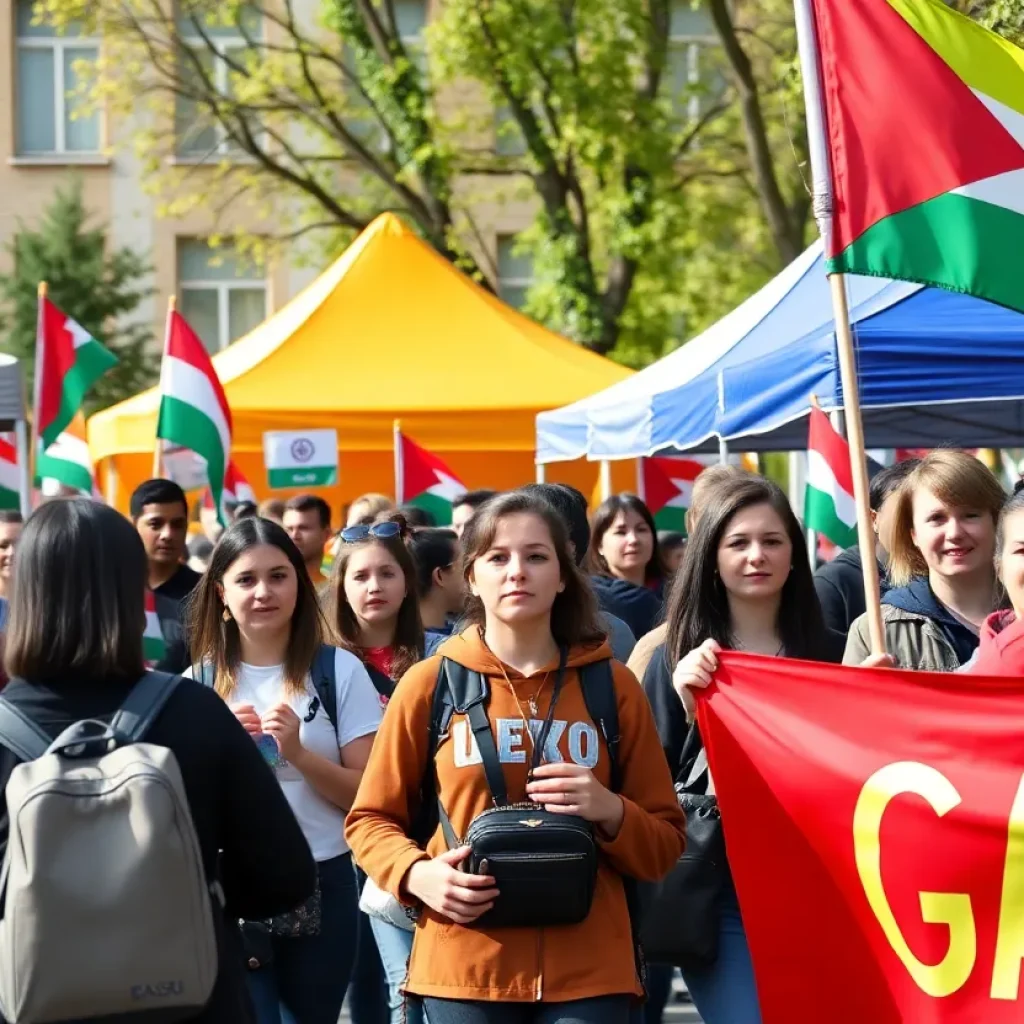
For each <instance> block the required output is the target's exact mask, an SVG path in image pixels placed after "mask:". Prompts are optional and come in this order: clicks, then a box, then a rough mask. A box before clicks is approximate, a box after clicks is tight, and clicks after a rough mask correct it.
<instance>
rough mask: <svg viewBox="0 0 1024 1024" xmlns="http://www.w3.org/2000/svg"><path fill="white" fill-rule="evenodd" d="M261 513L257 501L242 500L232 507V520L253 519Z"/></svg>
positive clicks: (235, 521)
mask: <svg viewBox="0 0 1024 1024" xmlns="http://www.w3.org/2000/svg"><path fill="white" fill-rule="evenodd" d="M257 515H259V510H258V509H257V508H256V502H255V501H240V502H238V504H237V505H235V506H234V508H232V509H231V521H232V522H233V523H237V522H238V520H239V519H251V518H252V517H253V516H257Z"/></svg>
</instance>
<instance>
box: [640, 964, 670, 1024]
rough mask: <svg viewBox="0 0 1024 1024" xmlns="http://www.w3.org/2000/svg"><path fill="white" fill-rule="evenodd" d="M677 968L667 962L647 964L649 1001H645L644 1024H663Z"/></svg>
mask: <svg viewBox="0 0 1024 1024" xmlns="http://www.w3.org/2000/svg"><path fill="white" fill-rule="evenodd" d="M675 973H676V969H675V968H674V967H667V966H666V965H665V964H648V965H647V1002H646V1003H644V1008H643V1009H644V1012H643V1021H644V1024H661V1019H662V1017H663V1016H664V1014H665V1007H666V1006H667V1005H668V1001H669V997H670V996H671V995H672V979H673V978H674V977H675Z"/></svg>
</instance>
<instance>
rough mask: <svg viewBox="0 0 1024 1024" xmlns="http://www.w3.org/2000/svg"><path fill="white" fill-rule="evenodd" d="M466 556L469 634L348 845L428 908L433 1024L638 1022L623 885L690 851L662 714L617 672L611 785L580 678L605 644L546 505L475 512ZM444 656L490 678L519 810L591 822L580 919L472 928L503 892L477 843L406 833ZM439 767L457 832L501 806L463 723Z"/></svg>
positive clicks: (403, 708)
mask: <svg viewBox="0 0 1024 1024" xmlns="http://www.w3.org/2000/svg"><path fill="white" fill-rule="evenodd" d="M463 548H464V550H463V572H464V575H465V578H466V581H467V585H468V589H469V591H470V594H471V597H470V601H469V607H468V613H467V614H468V620H469V622H470V623H471V625H470V626H469V628H467V629H466V630H465V632H463V633H462V634H460V635H458V636H455V637H452V638H451V639H450V640H448V641H447V642H446V643H444V644H443V645H442V646H441V648H440V650H439V652H438V656H435V657H433V658H430V659H428V660H427V661H425V662H421V663H420V664H418V665H416V666H414V667H413V668H412V669H410V670H409V672H408V673H407V674H406V675H405V677H404V678H403V680H402V682H401V683H400V684H399V686H398V689H397V690H396V691H395V695H394V696H393V697H392V699H391V703H390V705H389V707H388V712H387V714H386V715H385V716H384V722H383V724H382V727H381V730H380V732H379V733H378V737H377V741H376V743H375V745H374V749H373V754H372V755H371V759H370V763H369V765H368V766H367V769H366V772H365V775H364V781H363V784H362V786H361V788H360V791H359V793H358V794H357V796H356V800H355V803H354V804H353V806H352V809H351V813H350V814H349V817H348V822H347V826H346V838H347V840H348V842H349V843H350V844H351V846H352V849H353V850H354V851H355V856H356V859H357V861H358V862H359V863H360V865H361V866H362V867H363V869H364V870H365V871H366V872H367V874H368V875H369V876H370V877H371V878H373V879H374V881H375V882H376V883H377V884H378V885H379V886H380V887H381V888H382V889H384V890H386V891H387V892H390V893H391V894H392V895H393V896H395V897H396V898H397V899H398V900H400V901H401V902H402V903H404V904H405V905H407V906H414V907H417V908H419V910H420V915H419V921H418V925H417V929H416V938H415V943H414V946H413V953H412V959H411V962H410V967H409V977H408V979H407V983H406V987H405V991H406V994H407V996H413V997H416V998H418V999H420V1000H422V1003H423V1008H424V1010H425V1011H426V1016H427V1019H428V1020H429V1021H430V1024H485V1022H486V1024H494V1022H499V1024H557V1022H569V1021H573V1022H575V1021H580V1022H587V1024H626V1022H627V1020H628V1018H629V1013H630V1007H631V1003H632V1001H633V1000H634V999H635V998H636V997H637V996H640V995H641V993H642V986H641V983H640V979H639V977H638V975H637V971H636V966H635V959H634V949H633V942H632V938H631V929H630V920H629V911H628V907H627V901H626V893H625V888H624V885H623V877H624V876H628V877H632V878H637V879H641V880H649V881H650V880H656V879H660V878H662V877H663V876H664V875H665V874H666V873H667V872H668V871H669V869H670V868H671V867H672V866H673V865H674V864H675V862H676V860H677V859H678V857H679V856H680V854H681V853H682V851H683V847H684V831H685V823H684V819H683V816H682V813H681V811H680V809H679V806H678V804H677V802H676V798H675V793H674V791H673V787H672V778H671V775H670V772H669V768H668V764H667V762H666V760H665V757H664V754H663V752H662V750H661V747H660V744H659V741H658V735H657V730H656V727H655V723H654V718H653V715H652V713H651V710H650V707H649V705H648V703H647V699H646V697H645V696H644V693H643V690H642V689H641V688H640V686H639V684H638V683H637V681H636V679H635V677H634V676H633V675H632V674H631V673H630V672H629V670H628V669H626V668H625V667H624V666H622V665H620V664H618V663H617V662H613V663H612V666H611V667H612V681H613V686H614V691H615V701H616V707H617V709H618V717H619V736H620V744H619V751H618V758H617V762H618V766H619V769H620V777H621V784H620V786H619V791H618V792H612V791H611V790H610V789H609V785H610V780H611V768H612V766H611V760H610V755H609V752H608V749H607V746H606V745H605V742H604V740H603V739H602V738H601V737H600V734H599V731H598V729H597V727H596V726H595V724H594V722H593V720H592V719H591V717H590V715H589V714H588V712H587V703H586V701H585V700H584V695H583V691H582V689H581V687H580V670H581V669H582V668H583V667H584V666H587V665H590V664H594V663H597V662H600V661H602V660H607V659H609V658H610V651H609V648H608V645H607V643H606V642H605V641H604V639H603V631H602V630H601V628H600V626H599V625H598V623H597V621H596V606H595V603H594V599H593V596H592V594H591V592H590V590H589V588H588V586H587V583H586V580H585V578H584V577H583V576H582V575H581V574H580V572H579V570H578V569H577V568H576V565H575V562H574V560H573V559H572V558H571V556H570V554H569V548H568V544H567V538H566V534H565V526H564V524H563V523H562V521H561V519H560V517H559V516H558V514H557V513H556V512H555V511H554V510H553V509H552V508H551V507H550V506H549V505H548V504H547V503H546V502H544V501H542V500H540V499H538V498H536V497H534V496H532V495H528V494H524V493H522V492H513V493H511V494H506V495H503V496H501V497H499V498H496V499H494V500H493V501H491V502H489V503H488V504H487V505H486V506H485V507H484V508H483V509H481V511H480V512H479V513H478V514H477V516H476V517H475V518H474V519H473V521H472V523H471V525H470V527H469V528H468V530H467V533H466V535H465V536H464V537H463ZM442 658H446V659H449V661H452V662H456V663H458V664H461V665H463V666H465V667H466V668H468V669H469V670H471V671H475V672H479V673H480V674H481V675H482V676H484V677H485V678H486V681H487V684H488V688H489V694H490V696H489V700H488V702H487V716H488V719H489V721H490V724H491V729H492V733H493V735H494V738H495V743H496V748H497V751H498V760H499V761H500V767H501V770H502V774H503V776H504V780H505V786H506V788H507V790H508V798H509V801H511V802H517V801H532V802H533V803H534V804H536V805H537V806H538V808H540V807H543V808H544V809H546V810H547V811H550V812H554V813H556V814H566V815H574V816H577V817H580V818H584V819H586V820H587V821H589V822H591V823H592V825H593V829H594V835H595V838H596V841H597V844H598V847H599V850H600V855H599V862H598V872H597V881H596V885H595V888H594V896H593V901H592V903H591V905H590V910H589V913H588V914H587V916H586V917H585V918H584V919H583V920H582V921H581V922H580V923H578V924H573V925H560V926H558V927H546V928H545V927H488V925H487V921H486V919H483V920H480V922H479V924H478V923H477V921H478V919H480V918H481V917H482V915H484V914H485V913H486V912H487V911H488V910H490V909H491V907H492V906H493V905H494V903H495V900H496V899H498V897H499V893H498V890H497V889H496V888H495V880H494V878H492V877H489V876H487V875H482V874H471V873H469V871H468V870H467V869H466V867H467V866H466V864H465V863H464V862H465V861H466V858H467V857H468V855H469V853H470V848H469V847H467V846H462V847H459V848H457V849H447V844H446V843H445V841H444V837H443V834H442V832H441V830H440V829H438V830H435V832H434V834H433V836H432V838H431V839H430V840H429V842H428V843H427V845H426V849H425V850H424V849H422V848H421V847H420V846H419V845H418V844H417V843H416V841H415V840H414V839H412V838H410V834H411V833H412V832H413V831H414V821H415V820H416V815H417V812H418V808H419V806H420V803H421V799H420V797H421V792H422V786H423V779H424V774H425V772H426V771H427V770H428V767H429V766H428V764H427V759H428V756H429V733H430V723H431V717H432V705H433V700H434V691H435V686H436V684H437V678H438V670H439V667H440V666H441V660H442ZM563 658H564V659H565V661H564V666H565V667H564V672H561V671H560V664H561V663H562V659H563ZM559 676H561V678H562V686H561V688H560V692H559V696H558V698H557V704H556V706H555V709H556V713H555V714H554V715H553V716H552V715H551V714H549V710H550V707H551V702H552V698H553V696H554V694H555V692H556V689H558V687H557V686H556V679H557V678H559ZM546 719H547V720H550V721H551V727H550V731H549V732H548V734H547V739H546V741H545V742H543V743H542V750H543V754H544V758H543V760H544V762H545V763H541V764H540V766H539V767H537V768H536V770H535V771H534V772H533V773H532V777H528V775H529V771H528V764H529V762H530V760H531V757H532V755H533V751H532V750H531V743H532V741H533V737H535V736H537V735H538V732H539V729H540V727H541V724H542V723H543V722H544V721H545V720H546ZM431 771H432V772H433V773H434V774H435V777H436V784H437V792H438V797H439V798H440V803H441V805H442V806H443V807H444V809H445V811H446V813H447V815H448V817H449V819H450V821H451V826H452V829H453V830H454V832H455V834H456V835H459V836H464V835H466V833H467V830H468V829H469V826H470V823H471V822H472V821H473V819H474V818H476V817H477V815H479V814H481V812H483V811H485V810H487V809H488V808H489V806H491V804H492V798H491V791H490V789H489V787H488V783H487V780H486V777H485V771H484V768H483V766H482V764H481V758H480V752H479V746H478V745H477V744H476V741H475V739H474V736H473V733H472V732H471V730H470V728H469V723H468V721H467V720H466V718H465V717H464V716H462V715H459V714H455V715H454V717H453V718H452V720H451V723H450V726H449V727H448V728H447V729H446V730H445V731H444V732H443V734H442V735H441V737H440V740H439V743H438V746H437V752H436V755H435V758H434V764H433V766H432V768H431Z"/></svg>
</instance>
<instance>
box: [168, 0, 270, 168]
mask: <svg viewBox="0 0 1024 1024" xmlns="http://www.w3.org/2000/svg"><path fill="white" fill-rule="evenodd" d="M261 26H262V18H261V17H260V15H259V12H257V11H253V10H252V9H251V8H249V7H242V8H240V9H239V12H238V17H237V19H236V21H235V23H234V24H231V25H225V24H223V23H220V22H219V21H218V20H216V19H207V18H202V16H201V15H200V14H198V13H193V14H187V13H180V12H179V14H178V18H177V27H178V37H179V41H180V46H181V53H180V54H179V57H178V61H179V65H178V66H179V77H180V80H181V84H182V89H183V92H185V93H186V95H178V96H177V97H176V100H175V136H176V139H177V155H178V156H179V157H184V158H185V159H189V160H204V159H207V158H216V157H225V156H237V155H238V154H239V153H240V151H241V148H240V147H239V146H238V144H237V143H236V142H235V141H234V140H233V139H232V138H231V137H230V136H229V135H228V132H227V130H226V129H225V127H224V126H223V125H222V124H221V123H220V122H218V121H217V120H215V119H214V118H213V116H212V114H211V113H210V109H209V107H210V104H209V99H208V97H210V96H211V95H212V94H214V93H215V94H216V95H218V96H223V97H225V98H226V99H231V98H232V95H233V93H234V84H233V79H234V76H235V75H237V74H238V72H237V71H236V70H235V68H236V67H239V66H244V65H245V61H246V58H247V52H248V51H249V49H250V47H251V44H250V42H249V41H248V40H258V39H259V38H260V33H261ZM204 37H205V38H204Z"/></svg>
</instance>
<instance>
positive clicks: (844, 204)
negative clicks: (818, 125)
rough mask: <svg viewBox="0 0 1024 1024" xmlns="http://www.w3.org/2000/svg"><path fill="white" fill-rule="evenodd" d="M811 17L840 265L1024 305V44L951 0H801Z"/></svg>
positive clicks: (802, 15)
mask: <svg viewBox="0 0 1024 1024" xmlns="http://www.w3.org/2000/svg"><path fill="white" fill-rule="evenodd" d="M812 23H813V24H814V26H815V30H814V32H813V34H812V33H810V32H808V33H807V34H806V36H805V42H806V43H807V44H808V45H806V46H805V47H804V49H805V50H806V51H807V53H808V54H810V53H812V52H814V51H815V50H816V62H817V65H818V68H817V69H813V68H805V69H804V80H805V83H810V84H809V85H808V86H807V88H808V98H809V106H810V108H811V110H812V112H813V111H817V112H819V113H823V114H824V121H825V124H824V129H823V132H822V131H819V132H816V133H815V135H817V136H820V135H822V134H824V138H820V137H819V138H814V137H812V150H813V151H814V152H815V153H820V154H821V156H822V159H821V160H819V161H817V162H818V164H819V166H817V167H816V168H815V177H816V182H815V184H816V190H821V191H823V192H825V193H830V195H829V196H828V198H830V200H831V202H830V206H831V210H832V219H831V222H830V230H829V231H828V232H827V238H826V248H827V251H826V257H827V268H828V271H829V272H830V273H837V272H847V273H852V274H869V275H880V276H884V277H891V278H899V279H903V280H908V281H918V282H921V283H923V284H930V285H937V286H939V287H942V288H948V289H950V290H953V291H958V292H967V293H970V294H972V295H977V296H980V297H981V298H985V299H988V300H990V301H992V302H997V303H1000V304H1001V305H1004V306H1009V307H1011V308H1013V309H1018V310H1021V311H1024V287H1022V286H1021V270H1020V254H1021V253H1022V252H1024V51H1022V50H1020V49H1018V48H1016V47H1015V46H1013V45H1012V44H1011V43H1009V42H1007V41H1006V40H1005V39H1003V38H1001V37H1000V36H998V35H996V34H995V33H994V32H990V31H988V29H985V28H983V27H982V26H981V25H979V24H978V23H977V22H975V21H972V20H971V19H970V18H967V17H964V16H962V15H960V14H958V13H956V12H955V11H954V10H952V9H951V8H950V7H949V6H947V4H945V3H943V2H942V0H855V2H854V0H798V24H802V25H808V24H812ZM816 70H820V84H821V89H820V93H821V96H822V97H823V99H822V100H821V101H820V102H819V101H817V99H816V94H817V92H818V89H817V85H816V83H817V82H818V81H819V77H818V76H817V75H815V74H814V72H815V71H816ZM812 76H813V77H812ZM813 120H814V119H813V118H812V121H813ZM826 152H827V157H828V170H829V171H830V176H831V183H830V186H829V183H828V182H827V181H826V180H825V178H824V173H823V172H824V169H825V168H824V159H823V158H824V156H825V153H826Z"/></svg>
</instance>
